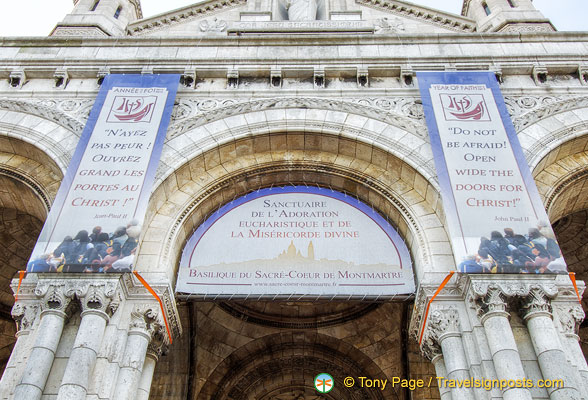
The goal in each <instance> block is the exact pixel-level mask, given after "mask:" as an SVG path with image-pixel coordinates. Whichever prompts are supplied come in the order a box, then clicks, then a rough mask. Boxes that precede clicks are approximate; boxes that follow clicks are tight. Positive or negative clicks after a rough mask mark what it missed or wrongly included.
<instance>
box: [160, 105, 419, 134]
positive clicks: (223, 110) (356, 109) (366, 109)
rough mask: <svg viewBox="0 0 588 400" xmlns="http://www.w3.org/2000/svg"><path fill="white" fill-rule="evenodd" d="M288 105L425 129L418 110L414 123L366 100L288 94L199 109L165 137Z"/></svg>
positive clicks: (286, 107)
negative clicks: (339, 112) (199, 110)
mask: <svg viewBox="0 0 588 400" xmlns="http://www.w3.org/2000/svg"><path fill="white" fill-rule="evenodd" d="M288 108H302V109H322V110H329V111H341V112H348V113H350V114H356V115H361V116H365V117H368V118H372V119H375V120H379V121H381V122H385V123H387V124H390V125H392V126H395V127H397V128H400V129H402V130H405V131H407V132H410V133H412V134H414V135H416V136H419V137H425V136H426V135H425V133H426V129H425V126H424V119H423V118H422V117H421V114H420V113H416V114H415V115H416V116H418V117H419V118H418V119H417V120H416V121H418V122H415V121H413V120H411V119H409V118H407V117H405V116H403V115H401V114H400V113H394V112H392V111H388V110H384V109H381V108H377V107H372V106H368V105H365V103H354V102H348V101H344V100H334V99H324V98H315V97H288V98H283V97H282V98H269V99H259V100H251V101H248V102H244V103H234V104H229V105H226V106H220V107H218V108H214V109H211V110H209V111H205V112H200V113H198V114H196V115H195V116H192V117H189V118H185V119H183V120H180V121H178V122H176V123H174V124H172V125H171V126H170V128H169V130H168V138H174V137H176V136H178V135H180V134H182V133H185V132H187V131H189V130H191V129H194V128H196V127H198V126H201V125H204V124H207V123H209V122H213V121H217V120H221V119H223V118H226V117H230V116H234V115H241V114H245V113H250V112H254V111H265V110H272V109H274V110H279V109H288Z"/></svg>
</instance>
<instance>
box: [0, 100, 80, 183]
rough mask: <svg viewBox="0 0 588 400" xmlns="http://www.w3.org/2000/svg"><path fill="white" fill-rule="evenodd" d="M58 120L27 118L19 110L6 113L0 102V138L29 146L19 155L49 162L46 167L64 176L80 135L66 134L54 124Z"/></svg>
mask: <svg viewBox="0 0 588 400" xmlns="http://www.w3.org/2000/svg"><path fill="white" fill-rule="evenodd" d="M61 116H62V115H61V114H59V113H58V114H56V115H55V116H53V118H49V117H46V116H39V115H35V114H28V113H25V112H23V110H21V109H19V108H17V111H13V110H12V109H11V110H5V109H3V103H1V102H0V137H3V138H9V139H16V140H17V141H18V143H27V144H29V145H30V146H28V147H27V148H26V149H24V150H22V151H24V152H25V153H24V154H19V155H23V156H27V157H28V158H31V159H35V160H42V159H47V160H50V163H49V166H50V167H51V168H53V169H54V167H55V166H57V170H56V171H54V172H57V171H59V174H60V175H61V176H63V174H64V173H65V170H66V169H67V166H68V165H69V162H70V160H71V157H72V154H73V152H74V150H75V148H76V146H77V144H78V141H79V135H80V134H81V131H77V130H76V131H72V130H68V129H67V128H66V127H64V126H63V125H62V124H59V123H58V122H56V121H55V120H58V119H59V118H60V117H61ZM70 118H71V117H70ZM76 129H77V128H76ZM13 147H14V146H10V145H7V144H5V143H4V144H2V148H3V149H9V150H10V149H13ZM17 147H18V146H17ZM8 152H10V151H8ZM26 152H28V153H26Z"/></svg>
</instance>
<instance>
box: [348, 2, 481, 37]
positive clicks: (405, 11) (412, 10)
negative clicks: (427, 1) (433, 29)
mask: <svg viewBox="0 0 588 400" xmlns="http://www.w3.org/2000/svg"><path fill="white" fill-rule="evenodd" d="M355 2H356V3H357V4H361V5H364V6H367V7H371V8H375V9H378V10H383V11H387V12H390V13H393V14H397V15H401V16H403V17H408V18H412V19H416V20H419V21H423V22H427V23H430V24H433V25H437V26H440V27H442V28H445V29H449V30H452V31H457V32H474V31H475V30H476V22H475V21H474V20H473V19H471V18H467V17H463V16H459V15H455V14H451V13H447V12H444V11H441V10H436V9H433V8H428V7H423V6H417V5H415V4H410V3H405V2H403V1H398V0H388V1H385V0H384V1H382V0H355Z"/></svg>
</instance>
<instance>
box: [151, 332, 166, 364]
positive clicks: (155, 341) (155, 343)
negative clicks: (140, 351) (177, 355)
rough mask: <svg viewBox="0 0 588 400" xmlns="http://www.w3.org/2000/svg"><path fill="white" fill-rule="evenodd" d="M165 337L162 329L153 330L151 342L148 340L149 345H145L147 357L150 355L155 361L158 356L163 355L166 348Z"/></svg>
mask: <svg viewBox="0 0 588 400" xmlns="http://www.w3.org/2000/svg"><path fill="white" fill-rule="evenodd" d="M166 339H167V337H166V336H165V332H164V330H163V329H159V330H158V331H156V332H154V333H153V337H152V338H151V342H149V346H148V347H147V357H151V358H153V359H154V360H155V361H158V360H159V357H161V356H162V355H165V354H166V353H167V348H168V345H167V342H166Z"/></svg>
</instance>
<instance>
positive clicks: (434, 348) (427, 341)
mask: <svg viewBox="0 0 588 400" xmlns="http://www.w3.org/2000/svg"><path fill="white" fill-rule="evenodd" d="M421 352H422V353H423V356H424V357H425V358H426V359H428V360H429V361H431V362H433V360H435V359H437V358H438V357H441V356H443V352H442V351H441V345H440V344H439V340H438V338H437V337H436V336H435V335H434V334H433V333H432V332H430V331H429V332H427V333H426V334H425V337H424V338H423V343H422V344H421Z"/></svg>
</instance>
